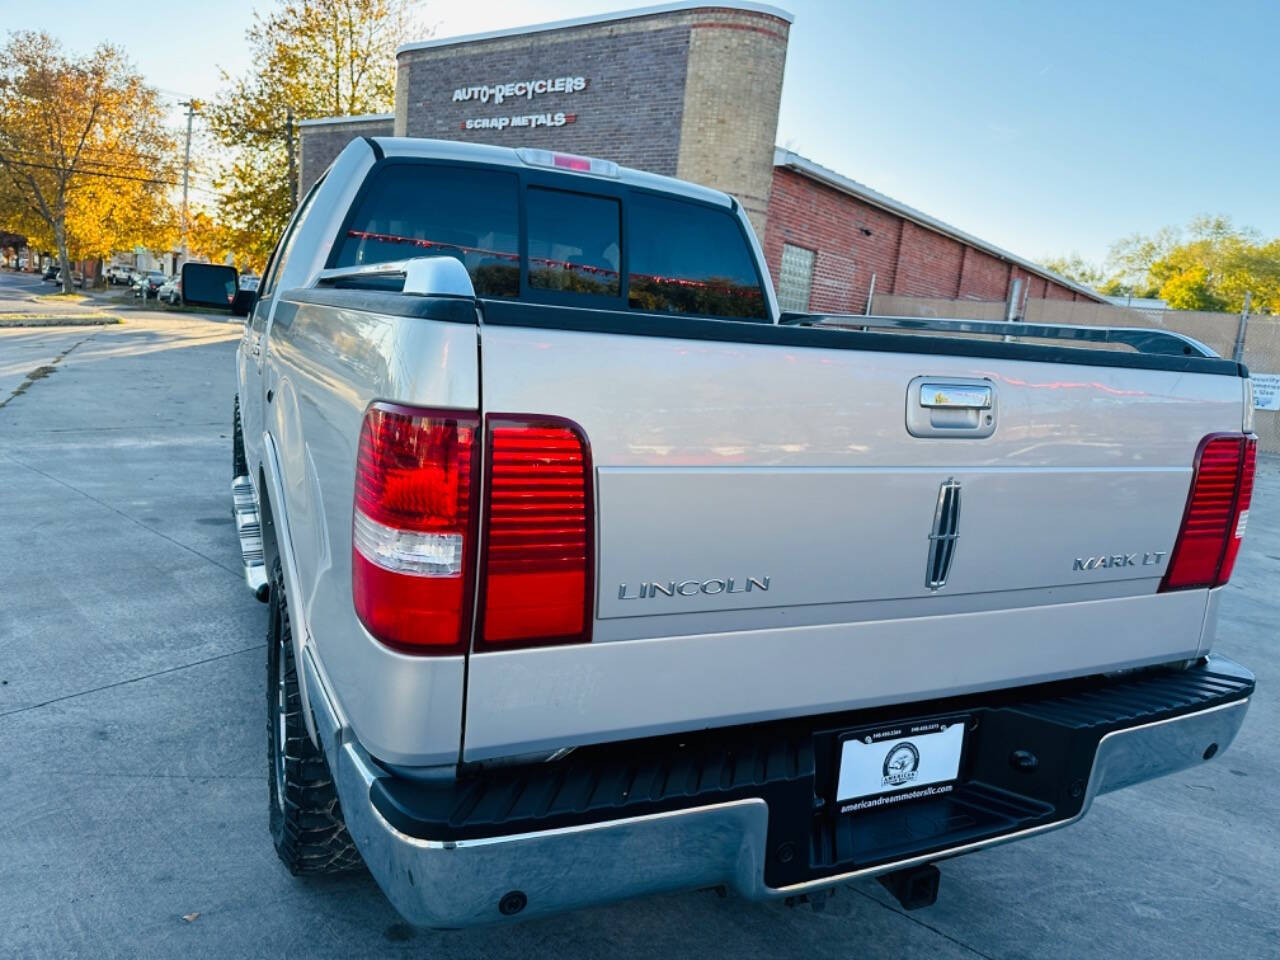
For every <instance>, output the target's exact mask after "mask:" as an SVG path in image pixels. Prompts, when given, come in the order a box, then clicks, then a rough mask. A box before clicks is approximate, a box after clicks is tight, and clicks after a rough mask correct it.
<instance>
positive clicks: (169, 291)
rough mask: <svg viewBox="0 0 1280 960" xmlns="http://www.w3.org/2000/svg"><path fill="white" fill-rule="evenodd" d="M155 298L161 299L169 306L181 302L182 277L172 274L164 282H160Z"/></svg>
mask: <svg viewBox="0 0 1280 960" xmlns="http://www.w3.org/2000/svg"><path fill="white" fill-rule="evenodd" d="M156 299H157V300H163V301H165V302H166V303H168V304H169V305H170V306H173V305H176V304H179V303H181V302H182V277H181V276H180V275H178V274H174V275H173V276H172V277H170V278H169V279H167V280H166V281H165V282H164V283H162V284H160V287H159V289H158V290H157V291H156Z"/></svg>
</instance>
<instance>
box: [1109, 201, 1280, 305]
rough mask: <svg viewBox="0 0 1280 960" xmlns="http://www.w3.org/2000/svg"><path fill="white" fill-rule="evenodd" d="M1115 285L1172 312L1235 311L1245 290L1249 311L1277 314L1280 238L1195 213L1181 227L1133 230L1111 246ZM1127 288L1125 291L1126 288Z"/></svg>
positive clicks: (1279, 286)
mask: <svg viewBox="0 0 1280 960" xmlns="http://www.w3.org/2000/svg"><path fill="white" fill-rule="evenodd" d="M1110 265H1111V267H1112V268H1113V269H1114V270H1115V273H1116V276H1115V283H1114V284H1110V282H1109V284H1107V285H1104V292H1111V291H1110V290H1106V289H1105V287H1107V286H1109V285H1110V286H1113V287H1114V288H1122V287H1127V288H1128V290H1132V291H1133V293H1134V295H1135V296H1156V297H1160V298H1161V299H1163V300H1166V301H1168V303H1169V306H1171V307H1173V308H1174V309H1176V310H1230V311H1232V312H1234V311H1238V310H1240V309H1241V307H1242V306H1243V304H1244V298H1245V294H1246V293H1251V294H1252V295H1253V301H1252V304H1253V309H1255V310H1258V311H1266V312H1271V313H1275V312H1280V240H1273V241H1271V242H1269V243H1267V242H1264V241H1263V239H1262V237H1261V235H1260V234H1259V233H1258V232H1257V231H1256V230H1252V229H1249V228H1241V227H1237V226H1236V225H1235V224H1234V223H1232V221H1231V218H1230V217H1225V216H1207V215H1206V216H1199V217H1196V218H1195V219H1194V220H1192V221H1191V222H1190V223H1189V224H1188V225H1187V227H1186V228H1185V230H1182V229H1178V228H1176V227H1165V228H1163V229H1161V230H1160V231H1158V232H1157V233H1156V234H1154V235H1153V236H1144V235H1142V234H1134V235H1133V236H1130V237H1126V238H1124V239H1123V240H1120V241H1118V242H1117V243H1116V244H1115V245H1113V246H1112V248H1111V259H1110ZM1126 292H1127V290H1126Z"/></svg>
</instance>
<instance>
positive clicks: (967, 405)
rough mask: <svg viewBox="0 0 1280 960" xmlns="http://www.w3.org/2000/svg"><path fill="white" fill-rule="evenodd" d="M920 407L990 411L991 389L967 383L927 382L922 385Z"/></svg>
mask: <svg viewBox="0 0 1280 960" xmlns="http://www.w3.org/2000/svg"><path fill="white" fill-rule="evenodd" d="M920 406H922V407H931V408H932V407H953V408H961V409H965V410H990V409H991V388H990V387H989V386H975V385H973V384H967V383H943V382H942V381H939V380H926V381H924V382H923V383H921V384H920Z"/></svg>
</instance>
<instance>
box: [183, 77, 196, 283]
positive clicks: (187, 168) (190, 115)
mask: <svg viewBox="0 0 1280 960" xmlns="http://www.w3.org/2000/svg"><path fill="white" fill-rule="evenodd" d="M178 106H180V107H186V108H187V149H186V156H185V157H184V159H183V161H182V262H183V263H186V262H187V257H188V256H189V253H190V250H189V248H188V245H187V225H188V224H189V222H190V220H189V218H188V207H187V194H188V192H189V191H190V189H191V122H192V121H193V120H194V119H195V115H196V110H198V109H199V108H200V101H199V100H181V101H179V103H178Z"/></svg>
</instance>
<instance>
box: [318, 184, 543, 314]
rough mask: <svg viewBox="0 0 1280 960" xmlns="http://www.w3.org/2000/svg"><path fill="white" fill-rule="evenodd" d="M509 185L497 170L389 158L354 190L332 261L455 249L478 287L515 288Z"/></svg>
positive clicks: (516, 247)
mask: <svg viewBox="0 0 1280 960" xmlns="http://www.w3.org/2000/svg"><path fill="white" fill-rule="evenodd" d="M517 189H518V187H517V180H516V176H515V174H513V173H505V172H503V171H499V170H482V169H468V168H463V167H444V166H434V165H432V166H425V165H422V164H404V165H392V166H389V167H387V169H385V170H384V171H382V172H381V173H380V174H379V175H378V177H377V179H376V180H374V182H373V183H372V184H371V185H370V187H369V189H368V190H367V191H366V192H365V194H364V196H363V197H362V198H361V200H360V204H359V207H358V208H357V209H356V213H355V216H354V217H352V219H351V222H350V223H349V224H348V226H347V231H346V235H345V236H344V237H341V238H340V244H341V245H340V247H339V248H338V256H337V258H336V260H335V261H334V266H337V267H350V266H355V265H357V264H366V263H384V262H386V261H388V260H405V259H409V258H411V257H432V256H443V257H455V258H456V259H458V260H460V261H462V265H463V266H465V267H466V268H467V273H469V274H470V275H471V283H472V285H473V286H474V287H475V289H476V293H477V294H478V295H480V296H482V297H515V296H518V295H519V293H520V244H519V237H518V234H519V216H518V213H517V206H516V197H517Z"/></svg>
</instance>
